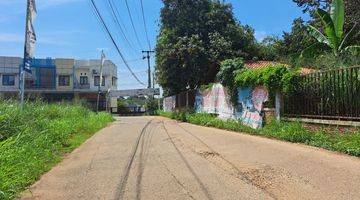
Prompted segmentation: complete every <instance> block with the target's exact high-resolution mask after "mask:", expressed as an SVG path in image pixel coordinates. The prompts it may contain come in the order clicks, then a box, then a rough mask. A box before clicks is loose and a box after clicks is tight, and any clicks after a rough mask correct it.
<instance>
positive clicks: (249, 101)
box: [235, 86, 269, 128]
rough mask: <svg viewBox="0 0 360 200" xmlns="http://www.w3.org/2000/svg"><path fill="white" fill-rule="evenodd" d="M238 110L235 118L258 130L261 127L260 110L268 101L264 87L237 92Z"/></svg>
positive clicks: (241, 89)
mask: <svg viewBox="0 0 360 200" xmlns="http://www.w3.org/2000/svg"><path fill="white" fill-rule="evenodd" d="M238 95H239V96H238V105H239V106H238V108H237V109H236V112H235V118H236V119H238V120H240V121H241V122H242V123H244V124H246V125H248V126H250V127H252V128H260V127H262V125H263V116H262V113H261V111H262V109H263V105H264V103H265V102H266V101H267V100H268V96H269V95H268V91H267V89H266V88H265V87H263V86H259V87H256V88H254V89H252V88H240V89H239V91H238Z"/></svg>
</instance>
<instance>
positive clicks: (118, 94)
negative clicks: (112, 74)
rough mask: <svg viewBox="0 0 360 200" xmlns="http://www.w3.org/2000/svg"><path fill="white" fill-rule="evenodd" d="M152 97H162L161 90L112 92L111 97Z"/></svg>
mask: <svg viewBox="0 0 360 200" xmlns="http://www.w3.org/2000/svg"><path fill="white" fill-rule="evenodd" d="M145 95H146V96H152V95H160V89H159V88H149V89H135V90H113V91H110V97H127V96H145Z"/></svg>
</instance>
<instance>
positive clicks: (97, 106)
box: [96, 50, 105, 112]
mask: <svg viewBox="0 0 360 200" xmlns="http://www.w3.org/2000/svg"><path fill="white" fill-rule="evenodd" d="M104 62H105V54H104V50H101V58H100V72H99V74H100V77H99V86H98V95H97V102H96V112H99V101H100V94H101V84H102V75H103V73H102V71H103V67H104Z"/></svg>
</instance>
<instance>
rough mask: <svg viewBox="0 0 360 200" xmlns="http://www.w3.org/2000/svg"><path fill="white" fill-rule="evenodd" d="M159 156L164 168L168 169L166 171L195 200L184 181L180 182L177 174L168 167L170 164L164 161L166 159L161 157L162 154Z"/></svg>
mask: <svg viewBox="0 0 360 200" xmlns="http://www.w3.org/2000/svg"><path fill="white" fill-rule="evenodd" d="M158 157H159V162H160V163H161V164H162V165H163V166H164V168H165V169H166V171H167V172H168V173H169V174H170V176H171V177H172V178H173V179H174V180H175V182H176V183H177V184H178V185H180V187H181V188H182V189H183V190H185V192H186V195H187V196H188V197H190V199H193V200H195V198H194V197H193V196H192V195H191V193H190V192H189V191H188V190H187V189H186V187H185V185H184V184H183V183H181V182H180V180H179V179H177V178H176V176H175V175H174V174H173V173H172V172H171V170H170V169H169V168H168V166H167V165H166V164H165V163H164V161H163V160H162V159H161V157H160V155H158Z"/></svg>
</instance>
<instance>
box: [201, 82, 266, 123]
mask: <svg viewBox="0 0 360 200" xmlns="http://www.w3.org/2000/svg"><path fill="white" fill-rule="evenodd" d="M238 94H239V96H238V106H237V107H236V108H234V106H233V105H232V103H231V102H230V95H228V92H227V90H226V88H225V87H224V86H222V85H221V84H214V85H213V87H212V88H211V89H208V90H205V91H202V92H201V91H198V92H197V94H196V97H195V105H194V106H195V111H196V112H198V113H201V112H204V113H213V114H218V117H219V118H221V119H236V120H239V121H241V122H242V123H243V124H246V125H248V126H250V127H252V128H259V127H262V124H263V117H262V114H261V111H262V109H263V104H264V102H266V101H267V100H268V91H267V89H266V88H265V87H263V86H259V87H256V88H241V89H239V93H238Z"/></svg>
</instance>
